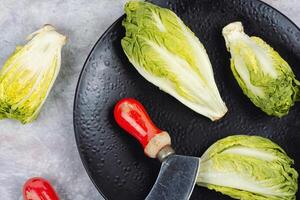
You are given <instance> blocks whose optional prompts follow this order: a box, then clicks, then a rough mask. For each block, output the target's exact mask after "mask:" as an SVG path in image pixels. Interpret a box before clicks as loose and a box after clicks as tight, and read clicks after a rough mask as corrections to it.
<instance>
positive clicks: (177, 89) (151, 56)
mask: <svg viewBox="0 0 300 200" xmlns="http://www.w3.org/2000/svg"><path fill="white" fill-rule="evenodd" d="M125 12H126V19H125V20H124V21H123V26H124V27H125V28H126V36H125V37H124V38H123V39H122V47H123V50H124V52H125V54H126V55H127V57H128V59H129V60H130V62H131V63H132V64H133V66H134V67H135V68H136V69H137V71H138V72H139V73H140V74H141V75H142V76H143V77H144V78H145V79H147V80H148V81H149V82H151V83H152V84H154V85H156V86H157V87H159V88H160V89H161V90H163V91H165V92H166V93H169V94H170V95H172V96H173V97H175V98H176V99H178V100H179V101H180V102H181V103H183V104H184V105H186V106H188V107H189V108H191V109H192V110H194V111H196V112H197V113H200V114H202V115H204V116H206V117H208V118H210V119H211V120H217V119H220V118H221V117H222V116H224V114H225V113H226V112H227V108H226V106H225V104H224V102H223V101H222V99H221V97H220V94H219V91H218V88H217V86H216V83H215V80H214V74H213V70H212V66H211V63H210V60H209V58H208V55H207V53H206V50H205V48H204V47H203V45H202V44H201V43H200V41H199V39H198V38H197V37H196V36H195V34H194V33H193V32H192V31H191V30H190V29H189V28H188V27H187V26H185V25H184V23H183V22H182V20H181V19H180V18H179V17H177V16H176V14H175V13H173V12H172V11H170V10H169V9H164V8H161V7H158V6H155V5H153V4H151V3H147V2H141V1H131V2H128V3H127V4H126V5H125Z"/></svg>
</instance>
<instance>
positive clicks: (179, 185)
mask: <svg viewBox="0 0 300 200" xmlns="http://www.w3.org/2000/svg"><path fill="white" fill-rule="evenodd" d="M199 161H200V159H199V158H196V157H189V156H179V155H171V156H169V157H168V158H167V159H166V160H164V161H163V163H162V166H161V169H160V172H159V174H158V177H157V179H156V182H155V184H154V186H153V188H152V189H151V191H150V193H149V195H148V196H147V197H146V200H188V199H189V198H190V196H191V194H192V191H193V189H194V186H195V183H196V178H197V174H198V168H199Z"/></svg>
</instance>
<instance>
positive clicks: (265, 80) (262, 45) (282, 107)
mask: <svg viewBox="0 0 300 200" xmlns="http://www.w3.org/2000/svg"><path fill="white" fill-rule="evenodd" d="M223 36H224V38H225V41H226V46H227V49H228V51H229V52H230V53H231V70H232V72H233V74H234V77H235V79H236V80H237V82H238V84H239V86H240V87H241V88H242V90H243V92H244V94H245V95H247V96H248V98H250V100H251V101H252V102H253V103H254V104H255V105H256V106H257V107H259V108H260V109H261V110H262V111H264V112H265V113H267V114H268V115H272V116H277V117H282V116H284V115H287V114H288V112H289V109H290V108H291V107H292V106H293V105H294V102H295V101H296V100H298V98H299V96H298V95H299V94H298V93H299V85H300V83H299V81H297V80H296V79H295V75H294V73H293V71H292V69H291V67H290V66H289V64H288V63H287V62H286V61H285V60H284V59H283V58H282V57H281V56H280V55H279V54H278V53H277V52H276V51H275V50H274V49H273V48H272V47H271V46H269V45H268V44H267V43H266V42H264V41H263V40H262V39H261V38H259V37H249V36H248V35H247V34H245V33H244V28H243V25H242V23H241V22H234V23H231V24H229V25H227V26H226V27H224V29H223Z"/></svg>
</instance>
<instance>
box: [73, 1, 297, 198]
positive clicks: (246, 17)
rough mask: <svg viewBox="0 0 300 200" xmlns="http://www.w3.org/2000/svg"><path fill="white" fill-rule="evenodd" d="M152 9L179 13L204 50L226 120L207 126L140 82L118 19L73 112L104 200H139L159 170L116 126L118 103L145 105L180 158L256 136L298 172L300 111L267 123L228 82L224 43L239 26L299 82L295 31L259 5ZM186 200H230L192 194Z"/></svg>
mask: <svg viewBox="0 0 300 200" xmlns="http://www.w3.org/2000/svg"><path fill="white" fill-rule="evenodd" d="M154 2H155V3H157V4H160V5H162V6H164V7H168V8H170V9H172V10H173V11H174V12H175V13H177V14H178V15H179V16H180V17H181V18H182V20H183V21H184V22H185V23H186V24H187V25H188V26H189V27H190V28H191V29H192V30H193V31H194V32H195V34H196V35H197V36H198V37H199V38H200V40H201V41H202V42H203V44H204V45H205V47H206V49H207V52H208V54H209V56H210V59H211V62H212V65H213V69H214V73H215V79H216V82H217V85H218V88H219V90H220V93H221V95H222V97H223V100H224V101H225V102H226V104H227V106H228V109H229V112H228V114H227V115H226V116H225V117H224V118H223V119H222V120H220V121H218V122H211V121H209V120H208V119H207V118H205V117H202V116H201V115H199V114H197V113H195V112H193V111H192V110H190V109H188V108H187V107H185V106H184V105H182V104H181V103H179V102H178V101H177V100H176V99H174V98H172V97H171V96H170V95H167V94H165V93H163V92H161V91H160V90H159V89H158V88H157V87H155V86H153V85H151V84H150V83H148V82H147V81H146V80H145V79H143V78H142V77H141V76H140V75H139V74H138V73H137V71H136V70H135V69H134V67H133V66H132V65H131V64H130V63H129V62H128V60H127V58H126V56H125V55H124V53H123V51H122V48H121V45H120V40H121V38H122V37H123V36H124V29H123V27H122V26H121V20H122V19H123V18H121V19H119V20H118V21H117V22H115V23H114V24H113V25H112V26H111V27H110V28H109V29H108V30H107V31H106V33H105V34H104V35H103V36H102V37H101V38H100V39H99V41H98V42H97V44H96V46H95V47H94V49H93V51H92V52H91V54H90V56H89V57H88V59H87V62H86V63H85V66H84V69H83V71H82V73H81V77H80V80H79V83H78V88H77V92H76V97H75V105H74V126H75V133H76V139H77V144H78V148H79V152H80V154H81V157H82V161H83V163H84V165H85V167H86V170H87V171H88V173H89V175H90V177H91V179H92V180H93V182H94V183H95V185H96V186H97V188H98V189H99V191H100V192H101V193H102V194H103V195H104V196H105V198H107V199H109V200H120V199H130V200H136V199H144V197H145V196H146V195H147V193H148V192H149V190H150V189H151V186H152V184H153V183H154V181H155V179H156V176H157V174H158V171H159V167H160V163H159V162H158V161H156V160H151V159H148V158H146V157H145V156H144V154H143V150H142V148H141V146H140V145H139V144H138V142H136V141H135V140H134V139H133V138H131V137H130V136H129V135H127V134H125V133H124V131H122V130H121V129H120V128H119V127H118V126H117V124H116V123H115V122H114V119H113V114H112V110H113V106H114V105H115V103H116V102H117V101H118V100H119V99H121V98H123V97H134V98H136V99H138V100H140V101H141V102H142V103H143V104H144V106H145V107H146V108H147V110H148V111H149V114H150V116H151V117H152V119H153V121H154V122H155V123H156V124H157V125H158V126H159V127H160V128H161V129H163V130H167V131H169V133H170V135H171V137H172V141H173V146H174V148H175V149H176V151H177V153H178V154H184V155H191V156H201V155H202V153H203V152H204V151H205V150H206V149H207V148H208V147H209V146H210V145H211V144H213V143H214V142H215V141H217V140H218V139H220V138H224V137H226V136H228V135H233V134H248V135H260V136H264V137H267V138H270V139H272V140H273V141H274V142H276V143H278V144H279V145H281V146H282V147H283V148H284V149H285V150H286V151H287V153H288V154H289V155H290V156H291V157H292V158H294V159H295V162H296V168H297V170H298V171H300V148H299V145H300V133H299V130H300V120H298V118H299V117H300V105H299V104H296V105H295V106H294V107H293V108H292V109H291V111H290V113H289V115H288V116H286V117H284V118H281V119H277V118H273V117H269V116H267V115H265V114H264V113H263V112H261V111H260V110H259V109H258V108H256V107H255V106H254V105H253V104H252V103H251V102H250V101H249V100H248V99H247V97H245V96H244V95H243V94H242V91H241V89H240V88H239V87H238V85H237V83H236V81H235V80H234V78H233V75H232V73H231V71H230V67H229V54H228V53H227V52H226V49H225V44H224V40H223V38H222V35H221V30H222V28H223V27H224V26H225V25H227V24H228V23H230V22H233V21H236V20H240V21H242V22H243V24H244V26H245V30H246V32H247V33H248V34H250V35H252V34H253V35H257V36H260V37H262V38H263V39H265V40H266V41H267V42H268V43H269V44H271V45H272V46H273V47H274V48H275V49H276V50H278V51H279V52H280V54H281V55H282V56H283V57H284V58H285V59H286V60H287V61H288V62H289V63H290V65H291V66H292V68H293V70H294V71H295V73H296V76H297V77H298V78H300V66H299V63H300V31H299V29H298V28H297V27H296V26H295V25H294V24H293V23H292V22H291V21H289V20H288V19H287V18H286V17H284V16H283V15H282V14H280V13H279V12H278V11H276V10H274V9H272V8H271V7H269V6H268V5H266V4H264V3H262V2H260V1H257V0H213V1H212V0H193V1H191V0H178V1H177V0H171V1H163V0H162V1H154ZM99 20H101V19H99ZM298 196H299V195H298ZM299 197H300V196H299ZM191 199H199V200H200V199H205V200H217V199H218V200H219V199H222V200H223V199H230V198H229V197H226V196H223V195H221V194H219V193H216V192H212V191H209V190H207V189H205V188H200V187H196V188H195V190H194V192H193V195H192V198H191Z"/></svg>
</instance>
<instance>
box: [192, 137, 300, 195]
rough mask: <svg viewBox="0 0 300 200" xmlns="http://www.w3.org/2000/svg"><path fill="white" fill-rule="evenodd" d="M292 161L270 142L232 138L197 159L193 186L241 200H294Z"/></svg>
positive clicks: (252, 138) (257, 139)
mask: <svg viewBox="0 0 300 200" xmlns="http://www.w3.org/2000/svg"><path fill="white" fill-rule="evenodd" d="M293 163H294V161H293V160H292V159H290V158H289V157H288V156H287V154H286V153H285V152H284V150H283V149H282V148H281V147H279V146H278V145H277V144H275V143H273V142H272V141H270V140H268V139H265V138H262V137H259V136H246V135H236V136H230V137H227V138H225V139H221V140H219V141H217V142H216V143H215V144H213V145H212V146H211V147H210V148H209V149H207V151H206V152H205V153H204V154H203V156H202V157H201V162H200V169H199V175H198V179H197V184H198V185H200V186H204V187H207V188H209V189H211V190H216V191H218V192H221V193H223V194H226V195H229V196H231V197H233V198H236V199H243V200H295V199H296V196H295V194H296V192H297V190H298V173H297V171H296V170H295V169H294V168H293V167H292V165H293Z"/></svg>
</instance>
